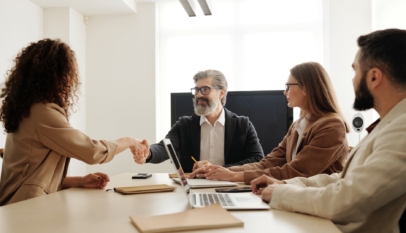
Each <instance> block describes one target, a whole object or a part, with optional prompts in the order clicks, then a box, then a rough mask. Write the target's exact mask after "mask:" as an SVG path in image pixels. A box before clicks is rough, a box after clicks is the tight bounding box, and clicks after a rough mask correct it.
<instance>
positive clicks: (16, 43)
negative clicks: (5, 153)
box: [0, 0, 43, 172]
mask: <svg viewBox="0 0 406 233" xmlns="http://www.w3.org/2000/svg"><path fill="white" fill-rule="evenodd" d="M42 22H43V21H42V8H40V7H38V6H37V5H35V4H33V3H32V2H30V1H28V0H0V82H1V83H3V82H4V80H5V73H6V72H7V70H9V69H10V68H11V67H12V65H13V59H14V58H15V57H16V55H17V53H18V52H19V51H20V50H21V49H22V48H23V47H26V46H27V45H28V44H29V43H30V42H32V41H37V40H39V39H41V38H42ZM1 123H2V122H1ZM0 128H1V131H3V127H0ZM5 138H6V135H5V134H4V133H3V132H1V133H0V147H3V146H4V143H5ZM1 166H2V160H1V159H0V172H1Z"/></svg>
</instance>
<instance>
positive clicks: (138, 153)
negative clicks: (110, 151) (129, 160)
mask: <svg viewBox="0 0 406 233" xmlns="http://www.w3.org/2000/svg"><path fill="white" fill-rule="evenodd" d="M130 149H131V153H132V154H133V158H134V161H135V162H136V163H138V164H143V163H145V162H146V161H147V159H148V158H149V156H150V153H149V144H148V142H147V140H145V139H144V140H142V141H140V140H138V139H135V138H134V143H133V145H131V147H130Z"/></svg>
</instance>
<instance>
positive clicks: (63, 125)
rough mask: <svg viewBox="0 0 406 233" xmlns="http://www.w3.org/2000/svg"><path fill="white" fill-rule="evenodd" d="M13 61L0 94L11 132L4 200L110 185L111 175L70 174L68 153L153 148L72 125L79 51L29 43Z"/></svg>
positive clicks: (90, 157) (105, 155) (96, 154)
mask: <svg viewBox="0 0 406 233" xmlns="http://www.w3.org/2000/svg"><path fill="white" fill-rule="evenodd" d="M14 62H15V65H14V67H13V68H12V69H11V70H10V71H9V72H8V74H7V75H8V77H7V78H6V81H5V85H4V87H3V88H2V90H1V94H0V97H1V98H3V100H2V106H1V108H0V120H1V121H2V122H3V125H4V128H5V132H6V133H7V138H6V144H5V148H4V154H3V167H2V174H1V180H0V206H2V205H6V204H10V203H15V202H18V201H22V200H26V199H29V198H34V197H38V196H43V195H46V194H49V193H53V192H57V191H59V190H61V189H66V188H70V187H86V188H104V187H105V186H106V184H107V182H108V181H109V177H108V176H107V175H106V174H103V173H94V174H89V175H86V176H84V177H67V176H66V173H67V170H68V165H69V161H70V158H75V159H78V160H81V161H83V162H85V163H87V164H96V163H107V162H109V161H111V160H112V159H113V157H114V156H115V155H116V154H118V153H120V152H122V151H124V150H125V149H127V148H130V149H131V151H132V152H133V153H143V152H145V153H147V152H148V151H149V145H148V143H147V142H146V141H145V140H143V141H142V142H141V141H140V140H138V139H135V138H132V137H123V138H120V139H117V140H115V141H108V140H92V139H91V138H89V137H88V136H87V135H85V134H84V133H82V132H81V131H79V130H77V129H75V128H73V127H72V126H71V125H70V123H69V116H70V111H71V110H72V108H73V106H74V105H75V102H76V100H77V92H78V89H79V85H80V82H79V77H78V69H77V63H76V58H75V54H74V52H73V51H72V50H71V49H70V48H69V46H68V45H66V44H65V43H63V42H61V41H60V40H51V39H44V40H40V41H38V42H36V43H31V44H30V45H29V46H28V47H26V48H24V49H23V50H22V51H21V52H20V53H19V54H18V55H17V57H16V58H15V60H14Z"/></svg>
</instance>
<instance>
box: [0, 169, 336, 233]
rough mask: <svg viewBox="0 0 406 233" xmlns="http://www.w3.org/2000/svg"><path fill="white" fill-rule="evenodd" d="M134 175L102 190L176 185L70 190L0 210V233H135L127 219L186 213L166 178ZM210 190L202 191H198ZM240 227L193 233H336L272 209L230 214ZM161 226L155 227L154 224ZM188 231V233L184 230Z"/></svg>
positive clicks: (327, 225) (321, 222) (325, 224)
mask: <svg viewBox="0 0 406 233" xmlns="http://www.w3.org/2000/svg"><path fill="white" fill-rule="evenodd" d="M135 174H136V173H123V174H120V175H117V176H113V177H111V178H110V182H109V184H108V186H107V187H106V189H110V188H113V187H122V186H135V185H146V184H168V185H173V186H176V187H177V188H176V190H175V191H174V192H164V193H153V194H134V195H121V194H119V193H115V192H113V191H109V192H106V190H101V189H83V188H74V189H68V190H63V191H60V192H57V193H53V194H50V195H47V196H43V197H38V198H33V199H30V200H26V201H22V202H18V203H14V204H10V205H6V206H3V207H0V232H2V233H14V232H17V233H20V232H41V233H46V232H52V233H54V232H75V233H76V232H117V233H125V232H131V233H134V232H138V231H137V229H136V228H135V227H134V225H132V223H131V221H130V218H129V216H130V215H160V214H170V213H176V212H181V211H184V210H186V209H190V207H189V204H188V201H187V198H186V195H185V193H184V192H183V190H182V187H181V186H180V185H177V184H175V183H174V182H173V181H172V180H171V179H170V178H169V177H168V174H164V173H157V174H153V175H152V177H151V178H149V179H146V180H141V179H135V180H133V179H131V176H132V175H135ZM203 190H204V191H213V189H202V190H199V191H203ZM230 213H231V214H233V215H234V216H235V217H237V218H239V219H240V220H242V221H243V222H244V227H236V228H223V229H213V230H199V231H194V232H202V233H203V232H237V233H238V232H278V233H283V232H286V233H304V232H309V233H310V232H311V233H318V232H320V233H325V232H329V233H335V232H340V231H339V230H338V228H337V227H336V226H335V225H334V224H333V223H332V222H331V221H329V220H326V219H322V218H317V217H313V216H309V215H305V214H298V213H290V212H285V211H279V210H275V209H271V210H256V211H251V210H249V211H247V210H243V211H242V210H240V211H230ZM157 224H159V223H157ZM185 232H190V231H185Z"/></svg>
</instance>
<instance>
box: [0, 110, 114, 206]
mask: <svg viewBox="0 0 406 233" xmlns="http://www.w3.org/2000/svg"><path fill="white" fill-rule="evenodd" d="M116 149H117V144H116V143H115V142H114V141H106V140H92V139H91V138H89V137H88V136H87V135H85V134H84V133H82V132H81V131H79V130H77V129H74V128H73V127H72V126H71V125H70V123H69V122H68V120H67V117H66V113H65V111H64V110H63V109H62V108H61V107H59V106H58V105H56V104H52V103H50V104H41V103H38V104H34V105H33V106H32V107H31V111H30V115H29V116H28V117H27V118H23V120H22V121H21V123H20V125H19V128H18V130H17V131H16V132H14V133H9V134H7V139H6V145H5V148H4V158H3V167H2V173H1V179H0V206H2V205H6V204H10V203H14V202H18V201H22V200H26V199H29V198H33V197H38V196H43V195H46V194H49V193H53V192H57V191H59V190H61V188H62V183H63V180H64V179H65V177H66V173H67V170H68V165H69V160H70V158H75V159H78V160H81V161H83V162H85V163H87V164H96V163H106V162H109V161H110V160H112V159H113V157H114V155H115V152H116Z"/></svg>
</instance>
